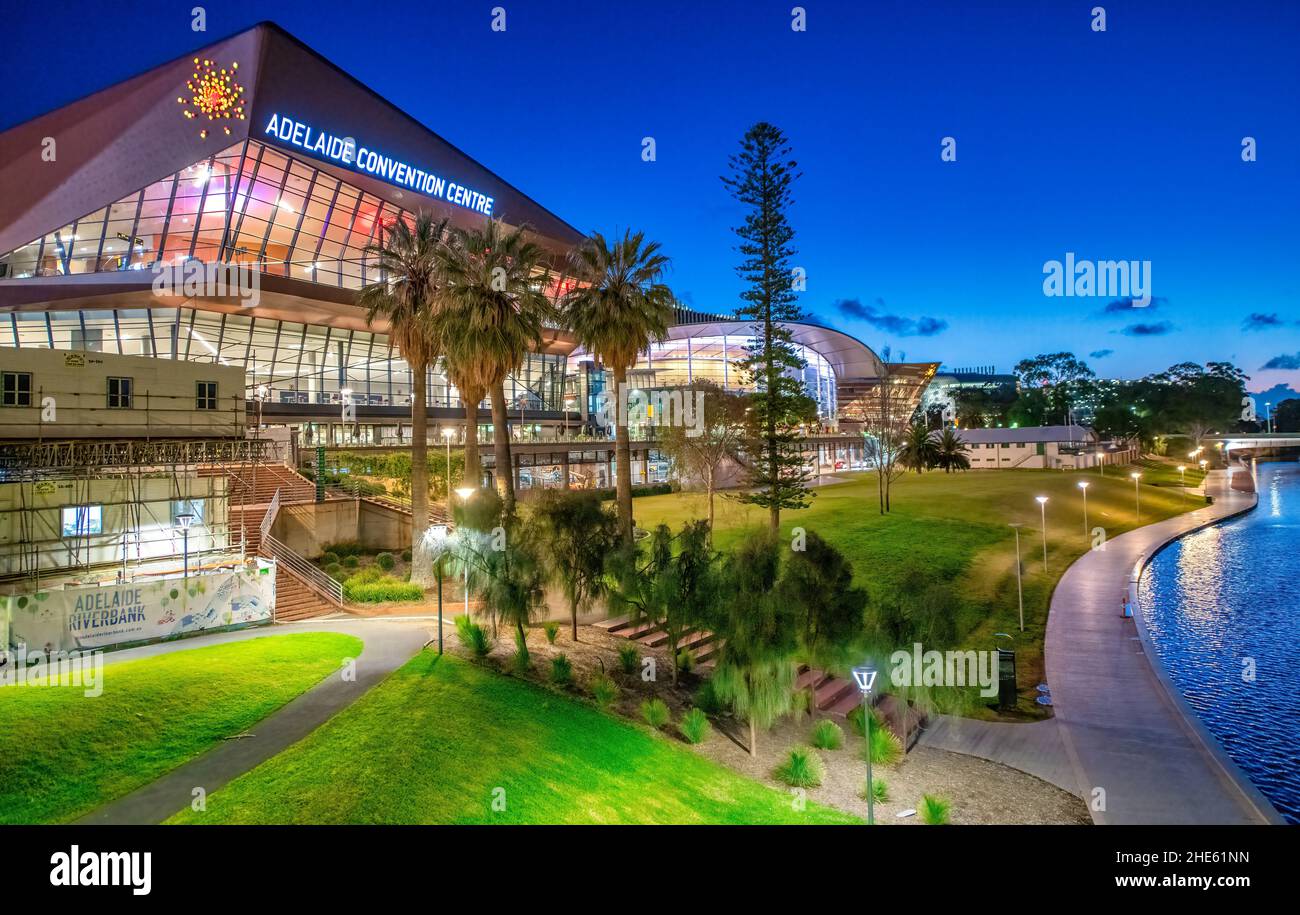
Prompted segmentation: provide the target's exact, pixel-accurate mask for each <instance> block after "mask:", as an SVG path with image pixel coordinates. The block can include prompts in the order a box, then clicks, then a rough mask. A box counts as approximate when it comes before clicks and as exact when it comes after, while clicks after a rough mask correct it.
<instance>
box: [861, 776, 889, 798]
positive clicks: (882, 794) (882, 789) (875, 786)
mask: <svg viewBox="0 0 1300 915" xmlns="http://www.w3.org/2000/svg"><path fill="white" fill-rule="evenodd" d="M859 796H860V797H861V798H863V799H864V800H865V799H866V797H867V785H866V783H865V782H864V783H863V785H862V794H861V795H859ZM871 796H872V799H874V800H875V802H876V803H877V804H883V803H885V801H887V800H889V786H888V785H886V784H885V780H884V779H883V778H874V777H873V778H872V779H871Z"/></svg>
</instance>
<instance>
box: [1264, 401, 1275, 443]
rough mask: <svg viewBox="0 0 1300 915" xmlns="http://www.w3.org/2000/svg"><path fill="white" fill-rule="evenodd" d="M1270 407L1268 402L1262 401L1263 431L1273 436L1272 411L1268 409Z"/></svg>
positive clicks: (1270, 404)
mask: <svg viewBox="0 0 1300 915" xmlns="http://www.w3.org/2000/svg"><path fill="white" fill-rule="evenodd" d="M1272 406H1273V404H1272V403H1270V402H1269V401H1267V400H1266V401H1264V429H1265V431H1267V432H1268V434H1269V435H1272V434H1273V411H1272V409H1270V408H1271V407H1272Z"/></svg>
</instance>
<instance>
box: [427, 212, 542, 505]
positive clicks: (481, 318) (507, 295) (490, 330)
mask: <svg viewBox="0 0 1300 915" xmlns="http://www.w3.org/2000/svg"><path fill="white" fill-rule="evenodd" d="M545 256H546V255H545V252H544V251H543V250H542V249H541V247H539V246H538V245H537V244H536V243H534V242H533V241H531V240H530V239H529V237H528V230H527V229H526V228H523V227H520V228H517V229H509V230H507V229H506V227H505V226H504V224H503V223H501V222H500V221H499V220H494V219H488V220H485V221H484V222H483V224H482V225H480V226H479V227H478V228H474V229H468V230H466V229H453V230H452V239H451V242H450V243H449V244H448V245H447V297H448V308H447V313H446V315H445V316H444V320H445V324H444V332H443V333H442V334H441V337H442V338H443V339H447V340H449V339H452V338H455V339H456V340H458V341H459V342H458V343H456V344H453V345H450V346H449V348H448V353H449V355H450V357H451V358H450V360H449V361H450V363H451V364H452V366H453V368H454V369H455V370H456V371H457V372H458V373H463V374H462V380H463V381H466V382H468V391H466V390H462V397H463V399H464V400H466V402H467V405H466V414H465V415H466V421H467V422H469V416H470V407H469V406H468V400H469V398H470V397H471V396H472V395H473V394H474V393H480V392H481V391H482V390H486V391H487V392H488V394H490V395H491V398H492V430H493V431H492V439H493V446H494V450H495V452H496V483H497V491H498V492H499V493H500V494H501V498H502V500H503V501H504V503H505V508H506V512H507V514H510V513H513V512H514V507H515V486H514V473H513V468H512V465H511V458H510V422H509V418H508V416H507V412H506V395H505V380H506V378H507V377H508V376H509V375H510V374H511V373H512V372H515V371H517V370H518V369H519V367H520V366H521V365H523V362H524V359H526V358H527V357H528V353H529V352H530V351H532V350H533V349H534V348H536V347H537V346H539V345H540V344H541V341H542V327H543V324H544V322H545V321H546V320H547V319H549V318H553V317H554V315H555V309H554V306H553V305H552V303H551V301H550V299H548V298H547V297H546V293H545V292H544V291H543V288H544V285H545V283H544V277H545V268H544V259H545ZM476 383H477V384H476ZM475 405H477V401H475ZM467 439H468V434H467ZM476 442H477V439H476ZM466 463H467V464H468V463H469V455H468V453H467V454H466ZM467 473H468V471H467Z"/></svg>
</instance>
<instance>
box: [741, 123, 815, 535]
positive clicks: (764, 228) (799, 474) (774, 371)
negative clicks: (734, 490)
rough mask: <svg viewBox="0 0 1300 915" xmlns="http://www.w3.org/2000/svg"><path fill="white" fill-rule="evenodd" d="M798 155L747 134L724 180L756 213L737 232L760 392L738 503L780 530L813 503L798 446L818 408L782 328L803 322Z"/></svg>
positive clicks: (755, 132)
mask: <svg viewBox="0 0 1300 915" xmlns="http://www.w3.org/2000/svg"><path fill="white" fill-rule="evenodd" d="M790 153H791V150H790V146H789V143H788V142H787V140H786V137H785V134H784V133H782V132H781V130H780V129H779V128H778V127H775V126H773V125H772V124H768V123H766V122H763V121H760V122H759V123H757V124H755V125H754V126H753V127H751V128H749V130H748V131H747V132H746V133H745V136H744V138H743V139H742V140H741V141H740V152H739V153H737V154H736V155H733V156H730V157H729V160H728V164H729V166H730V169H731V174H730V175H725V176H723V178H722V183H723V184H725V185H726V186H727V190H728V191H730V193H731V196H732V197H734V198H735V199H736V200H737V201H739V202H740V203H741V204H743V205H744V206H745V207H746V208H747V210H748V212H747V213H746V214H745V222H744V224H743V225H741V226H738V227H737V228H736V229H735V232H736V234H737V235H738V236H740V244H739V245H738V246H737V249H736V250H738V251H739V252H740V255H741V257H742V260H741V263H740V265H739V266H738V267H737V268H736V272H737V273H738V274H739V275H740V278H741V279H742V280H744V281H745V283H746V285H747V288H746V289H745V291H744V292H743V293H741V299H742V300H743V301H744V302H745V304H744V305H743V306H742V307H741V308H740V310H739V313H738V317H740V318H741V319H742V320H746V321H752V322H753V324H754V337H753V343H752V344H751V345H750V346H749V347H748V348H747V355H746V358H744V359H742V360H740V361H739V362H737V367H738V368H740V369H741V370H742V371H743V372H745V374H746V375H747V376H748V378H749V381H750V383H751V384H752V385H753V387H754V396H753V406H752V410H751V413H750V421H751V425H752V427H753V432H754V442H753V445H752V451H753V453H752V454H751V456H750V457H751V461H750V466H749V478H748V482H749V490H748V491H747V492H746V493H744V494H743V495H741V496H739V497H738V498H739V499H740V500H741V501H743V502H749V503H752V504H755V505H762V506H764V507H766V508H767V509H768V512H769V516H770V520H771V526H772V530H776V529H777V527H778V526H779V525H780V523H781V509H783V508H804V507H806V506H807V505H808V503H809V501H810V500H811V499H812V493H810V492H809V491H808V482H809V478H810V474H809V472H808V469H807V467H806V466H805V465H804V461H803V458H802V456H801V455H800V454H799V452H798V449H797V447H796V442H797V439H798V437H799V433H798V426H799V424H800V423H801V422H805V421H807V420H808V419H810V418H813V417H815V415H816V404H815V403H814V402H813V401H812V399H811V398H810V397H808V395H807V394H806V393H805V391H804V386H803V383H802V381H801V380H800V376H801V373H802V370H803V368H804V361H803V359H802V358H801V357H800V356H799V351H798V349H796V347H795V345H794V340H793V337H792V336H791V332H790V330H789V328H787V327H785V326H783V324H782V322H785V321H798V320H799V319H800V318H801V317H802V315H801V313H800V311H799V307H798V305H797V304H796V297H795V288H794V274H793V271H792V266H791V258H793V257H794V253H795V250H794V247H793V242H794V229H793V228H792V227H791V226H790V220H789V219H788V218H787V216H786V211H787V210H788V209H789V207H790V202H791V187H792V185H793V184H794V181H795V179H796V178H798V177H799V175H800V173H799V172H798V171H796V169H797V168H798V166H797V164H796V163H795V161H794V160H793V159H792V158H790Z"/></svg>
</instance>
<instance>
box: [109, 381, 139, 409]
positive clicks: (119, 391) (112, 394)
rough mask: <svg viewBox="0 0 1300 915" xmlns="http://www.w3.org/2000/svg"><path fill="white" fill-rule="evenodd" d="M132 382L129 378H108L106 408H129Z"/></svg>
mask: <svg viewBox="0 0 1300 915" xmlns="http://www.w3.org/2000/svg"><path fill="white" fill-rule="evenodd" d="M132 393H133V392H132V384H131V379H130V378H109V379H108V408H109V409H110V410H129V409H131V395H132Z"/></svg>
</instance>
